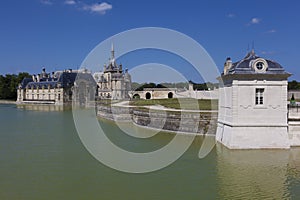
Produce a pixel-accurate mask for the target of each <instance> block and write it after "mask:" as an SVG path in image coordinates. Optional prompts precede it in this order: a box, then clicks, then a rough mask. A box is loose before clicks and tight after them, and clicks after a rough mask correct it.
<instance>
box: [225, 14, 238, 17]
mask: <svg viewBox="0 0 300 200" xmlns="http://www.w3.org/2000/svg"><path fill="white" fill-rule="evenodd" d="M226 16H227V17H228V18H234V17H235V16H236V15H235V14H233V13H229V14H227V15H226Z"/></svg>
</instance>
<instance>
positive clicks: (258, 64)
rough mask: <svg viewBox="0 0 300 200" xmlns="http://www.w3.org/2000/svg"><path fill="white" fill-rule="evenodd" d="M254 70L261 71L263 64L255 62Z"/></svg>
mask: <svg viewBox="0 0 300 200" xmlns="http://www.w3.org/2000/svg"><path fill="white" fill-rule="evenodd" d="M256 68H257V69H258V70H262V69H263V68H264V63H263V62H257V63H256Z"/></svg>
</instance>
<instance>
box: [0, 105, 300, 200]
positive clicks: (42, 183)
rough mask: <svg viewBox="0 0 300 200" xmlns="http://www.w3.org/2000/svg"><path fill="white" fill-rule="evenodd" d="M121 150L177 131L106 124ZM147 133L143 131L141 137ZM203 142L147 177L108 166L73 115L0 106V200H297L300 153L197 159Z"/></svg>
mask: <svg viewBox="0 0 300 200" xmlns="http://www.w3.org/2000/svg"><path fill="white" fill-rule="evenodd" d="M100 123H101V125H102V126H103V127H104V129H106V130H107V132H108V133H109V138H110V139H111V140H113V141H114V142H115V143H116V144H118V145H119V146H120V147H122V148H127V149H130V150H136V151H140V152H147V151H149V150H151V149H157V148H160V147H162V146H164V145H165V144H166V143H168V142H169V141H170V140H171V139H172V138H173V135H172V134H166V133H164V134H158V135H156V136H154V137H152V138H150V139H143V141H141V139H134V138H132V137H130V136H128V135H125V134H123V133H122V132H121V131H120V130H119V129H118V128H117V127H116V126H115V125H114V124H113V123H111V122H107V121H101V122H100ZM143 131H144V130H143V129H140V132H141V133H142V132H143ZM201 143H202V138H201V137H199V138H196V140H195V142H194V143H193V145H192V146H191V147H190V148H189V149H188V151H187V152H186V153H185V154H184V155H183V156H182V157H181V158H180V159H179V160H177V161H176V162H175V163H173V164H172V165H170V166H168V167H166V168H164V169H162V170H159V171H156V172H152V173H147V174H128V173H123V172H119V171H116V170H113V169H110V168H108V167H106V166H104V165H102V164H101V163H100V162H99V161H97V160H96V159H94V158H93V157H92V156H91V155H90V154H89V153H88V151H87V150H86V149H85V147H84V146H83V145H82V144H81V141H80V139H79V137H78V135H77V133H76V130H75V126H74V123H73V119H72V112H71V111H70V110H65V111H62V110H61V109H60V108H55V107H49V106H48V107H47V106H43V107H37V106H32V107H19V108H17V107H16V106H15V105H4V104H3V105H1V104H0V199H1V200H6V199H8V200H14V199H30V200H31V199H43V200H47V199H63V200H67V199H72V200H73V199H101V200H102V199H128V200H129V199H130V200H132V199H142V200H148V199H149V200H150V199H299V198H300V148H293V149H291V150H261V151H258V150H255V151H253V150H252V151H246V150H243V151H229V150H227V149H225V148H223V147H222V146H220V145H217V146H216V147H215V148H214V149H213V151H212V152H210V154H209V155H208V156H206V157H205V158H204V159H199V158H198V156H197V155H198V151H199V149H200V147H201Z"/></svg>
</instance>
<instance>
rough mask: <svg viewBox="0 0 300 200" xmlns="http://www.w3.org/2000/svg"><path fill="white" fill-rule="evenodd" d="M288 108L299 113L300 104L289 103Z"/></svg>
mask: <svg viewBox="0 0 300 200" xmlns="http://www.w3.org/2000/svg"><path fill="white" fill-rule="evenodd" d="M288 110H289V111H293V112H297V113H298V112H299V111H300V105H299V104H297V103H295V104H288Z"/></svg>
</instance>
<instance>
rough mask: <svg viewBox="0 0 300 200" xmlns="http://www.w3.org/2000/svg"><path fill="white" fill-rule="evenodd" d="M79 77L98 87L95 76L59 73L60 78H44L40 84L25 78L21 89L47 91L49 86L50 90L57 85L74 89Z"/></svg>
mask: <svg viewBox="0 0 300 200" xmlns="http://www.w3.org/2000/svg"><path fill="white" fill-rule="evenodd" d="M77 75H78V78H80V79H85V80H86V81H89V82H90V83H92V84H94V85H96V82H95V80H94V78H93V76H92V75H91V74H90V73H77V72H65V71H64V72H58V73H57V76H58V78H47V79H46V78H42V79H40V82H34V81H33V79H32V78H24V79H23V81H22V82H21V88H22V89H25V88H26V87H28V88H31V87H33V88H40V89H41V88H42V87H43V86H44V88H45V89H47V88H48V87H49V86H50V88H51V89H52V88H55V87H57V85H60V87H62V88H68V87H72V86H73V85H74V82H75V81H76V77H77Z"/></svg>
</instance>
